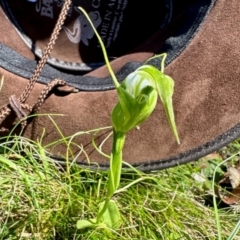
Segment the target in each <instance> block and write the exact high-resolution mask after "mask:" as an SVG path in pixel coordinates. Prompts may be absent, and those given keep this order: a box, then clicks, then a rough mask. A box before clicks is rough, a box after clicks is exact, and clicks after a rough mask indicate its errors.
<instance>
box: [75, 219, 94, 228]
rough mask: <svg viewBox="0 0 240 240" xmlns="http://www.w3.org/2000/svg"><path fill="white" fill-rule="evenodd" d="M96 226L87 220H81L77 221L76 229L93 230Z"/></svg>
mask: <svg viewBox="0 0 240 240" xmlns="http://www.w3.org/2000/svg"><path fill="white" fill-rule="evenodd" d="M97 226H98V224H94V223H92V222H91V221H89V220H86V219H83V220H78V221H77V229H84V228H95V227H97Z"/></svg>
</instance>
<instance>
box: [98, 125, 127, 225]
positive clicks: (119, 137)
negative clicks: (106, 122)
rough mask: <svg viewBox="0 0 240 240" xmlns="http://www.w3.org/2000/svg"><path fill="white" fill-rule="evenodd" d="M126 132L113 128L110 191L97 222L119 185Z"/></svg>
mask: <svg viewBox="0 0 240 240" xmlns="http://www.w3.org/2000/svg"><path fill="white" fill-rule="evenodd" d="M125 138H126V134H125V133H123V132H116V131H115V130H113V145H112V154H111V159H110V168H109V180H108V191H107V196H106V199H105V201H104V205H103V208H102V209H101V211H100V212H99V214H98V216H97V223H99V222H100V220H101V218H102V216H103V214H104V212H105V211H106V210H107V208H108V205H109V202H110V200H111V198H112V196H113V194H114V193H115V191H116V190H117V189H118V187H119V183H120V178H121V172H122V150H123V146H124V143H125Z"/></svg>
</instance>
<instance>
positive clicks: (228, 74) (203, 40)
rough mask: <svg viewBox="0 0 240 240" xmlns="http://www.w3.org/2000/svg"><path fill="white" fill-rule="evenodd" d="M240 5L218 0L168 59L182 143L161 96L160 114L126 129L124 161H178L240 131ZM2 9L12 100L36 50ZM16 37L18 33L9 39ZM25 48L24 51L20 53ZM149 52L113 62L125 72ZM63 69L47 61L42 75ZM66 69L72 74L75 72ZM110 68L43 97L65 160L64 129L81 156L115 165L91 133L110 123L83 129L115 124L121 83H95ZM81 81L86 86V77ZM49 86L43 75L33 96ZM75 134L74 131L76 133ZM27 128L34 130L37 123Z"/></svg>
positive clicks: (157, 164)
mask: <svg viewBox="0 0 240 240" xmlns="http://www.w3.org/2000/svg"><path fill="white" fill-rule="evenodd" d="M239 8H240V2H239V1H237V0H233V1H231V2H227V1H219V0H218V1H216V2H215V4H214V6H213V7H212V9H211V11H210V12H209V14H208V15H207V17H206V18H205V20H204V22H203V23H202V24H201V27H200V28H199V29H198V31H197V34H195V36H194V38H193V39H192V40H191V42H189V43H188V45H187V47H186V48H185V49H184V51H182V52H181V54H180V55H179V56H177V57H176V58H175V59H174V60H172V61H171V63H170V64H169V65H168V66H167V67H166V70H165V71H166V73H167V74H168V75H170V76H171V77H172V78H173V79H174V80H175V93H174V96H173V104H174V109H175V117H176V124H177V127H178V132H179V135H180V140H181V144H180V145H178V144H177V143H176V141H175V139H174V137H173V135H172V132H171V130H170V128H169V126H168V123H167V120H166V117H165V113H164V110H163V107H162V105H161V103H158V105H157V108H156V109H155V111H154V113H153V115H152V116H151V117H150V118H149V119H148V120H147V121H146V122H145V123H144V124H143V125H142V126H141V127H140V130H137V129H136V130H132V131H131V132H130V133H129V134H128V135H127V139H126V145H125V148H124V153H123V158H124V161H126V162H128V163H130V164H132V165H134V166H136V167H138V168H140V169H141V170H153V169H163V168H167V167H173V166H176V165H179V164H183V163H187V162H190V161H193V160H196V159H198V158H200V157H202V156H204V155H207V154H208V153H210V152H213V151H215V150H217V149H219V148H221V147H222V146H224V145H226V144H228V143H229V142H231V141H233V140H234V139H236V138H238V137H239V136H240V128H239V127H240V123H239V122H240V121H239V120H240V104H239V100H240V99H239V82H238V78H239V60H240V49H239V48H240V44H239V39H240V31H239V30H238V20H239V15H238V9H239ZM0 15H1V16H0V17H1V30H2V31H3V32H8V34H7V35H6V36H4V37H3V36H1V38H0V42H1V43H3V44H4V45H3V44H1V48H0V51H1V61H0V65H1V70H0V74H1V75H4V76H5V82H4V85H3V89H2V92H1V95H0V101H1V103H7V102H8V97H9V96H10V95H12V94H14V95H16V96H17V95H19V94H21V91H22V90H23V89H24V87H25V86H26V84H27V82H28V80H27V79H28V78H29V74H30V72H29V68H28V66H30V65H31V64H32V67H34V65H35V63H34V62H33V61H32V60H33V59H34V56H33V55H32V54H31V52H30V51H29V49H28V48H27V47H26V46H25V45H24V43H23V42H21V39H20V38H19V36H18V34H16V32H15V29H14V28H13V26H12V25H11V24H10V22H8V20H7V19H5V17H4V15H3V13H1V14H0ZM10 37H11V39H14V41H11V42H10V41H9V39H10ZM12 37H14V38H12ZM5 45H7V46H9V47H11V48H12V49H10V48H8V47H6V46H5ZM19 53H20V54H22V55H23V56H25V57H22V56H19ZM147 56H149V53H143V54H142V53H134V54H132V55H129V56H125V57H123V58H119V59H117V60H116V61H115V62H113V63H112V64H113V67H114V68H115V69H116V70H118V69H121V70H120V73H119V72H118V74H126V73H127V72H128V71H130V70H131V67H133V68H132V69H134V68H136V66H138V65H139V64H140V63H139V64H138V63H137V61H136V60H144V59H145V58H146V57H147ZM141 57H142V59H141ZM31 59H32V60H31ZM129 61H134V63H132V65H131V64H130V67H129V65H128V64H127V65H125V67H123V68H122V66H123V63H125V62H129ZM135 63H136V66H135V65H134V64H135ZM18 64H20V65H21V66H22V67H21V68H20V67H19V65H18ZM9 66H10V67H11V71H10V69H9ZM24 66H25V67H24ZM13 69H15V70H14V71H13ZM18 73H19V74H18ZM23 73H24V74H25V75H24V74H23ZM54 73H56V74H54ZM57 73H58V72H57V70H56V71H55V70H54V69H52V68H51V67H49V66H48V67H47V68H45V70H44V72H43V74H42V76H41V79H40V80H41V81H46V82H49V81H50V79H51V78H54V77H58V76H57ZM65 74H67V75H68V76H69V78H71V76H72V75H71V74H68V73H65ZM105 74H107V73H106V69H104V67H103V68H100V69H98V70H96V71H94V72H92V73H90V74H88V80H89V81H92V82H91V83H92V84H91V86H92V88H89V89H87V90H88V91H80V92H79V93H75V94H70V95H67V96H62V94H57V93H55V94H53V95H51V96H50V97H49V98H48V99H47V100H46V102H45V103H44V104H43V106H42V109H41V114H49V115H51V116H52V117H51V118H49V117H48V116H39V121H38V123H39V126H38V130H39V136H41V134H42V133H43V130H42V129H43V128H45V131H44V134H43V136H42V143H43V145H45V147H46V150H48V152H49V153H50V155H51V156H52V157H53V158H54V159H56V160H57V161H60V162H62V163H64V159H65V157H66V152H67V151H68V150H69V149H68V144H67V143H66V142H64V141H63V140H62V139H63V136H65V137H69V138H68V139H71V140H72V141H71V143H72V144H71V146H72V147H73V148H72V149H73V150H72V151H71V154H73V155H72V158H73V159H75V160H76V161H77V163H79V164H80V165H82V166H89V161H90V165H91V164H92V165H93V166H96V165H94V164H95V163H96V164H97V166H100V167H102V168H107V167H108V166H109V164H108V163H109V160H108V159H107V158H106V157H104V156H102V155H101V154H99V152H98V151H96V149H95V148H94V147H93V146H92V138H93V137H94V138H95V141H96V144H97V145H99V144H101V142H102V141H103V139H104V138H105V137H106V136H108V134H109V132H110V130H109V129H105V130H101V131H99V133H98V136H95V135H94V134H96V132H94V131H93V132H88V133H87V134H86V133H85V134H84V131H90V130H91V129H99V128H104V127H106V126H109V125H110V124H111V123H110V113H111V109H112V108H113V106H114V105H115V104H116V92H115V90H108V89H110V88H111V86H110V85H108V80H106V79H105V81H106V85H105V86H106V87H105V88H104V89H103V90H102V91H94V90H96V89H97V88H98V84H100V83H99V82H98V80H99V79H97V78H96V76H104V75H105ZM63 76H64V74H63ZM72 79H74V78H72ZM74 81H75V80H74ZM74 81H73V84H72V85H74ZM80 81H81V80H80ZM82 81H83V84H82V86H83V87H84V80H82ZM103 81H104V80H103ZM101 84H102V82H101ZM94 85H95V86H96V89H94ZM42 88H43V85H42V84H41V83H37V84H36V85H35V87H34V89H33V92H32V94H31V96H30V97H29V99H28V103H29V104H30V105H33V104H34V103H36V101H37V97H38V95H39V93H40V92H41V90H42ZM85 90H86V89H85ZM56 114H62V115H61V116H60V115H59V116H56ZM54 115H55V116H54ZM52 119H53V120H52ZM53 121H54V122H53ZM56 126H58V127H57V128H56ZM60 132H61V133H60ZM76 133H78V134H76ZM74 134H76V135H75V137H74V138H70V136H71V135H74ZM25 136H27V137H30V136H31V124H30V125H29V126H28V128H27V130H26V132H25ZM58 140H59V141H58ZM57 141H58V142H57ZM54 142H55V144H53V143H54ZM81 146H82V147H83V149H84V151H82V147H81ZM110 149H111V141H110V139H109V140H107V141H106V142H105V143H104V145H103V147H102V150H103V151H104V152H106V153H107V154H109V153H110ZM68 154H69V153H68ZM86 156H87V157H86Z"/></svg>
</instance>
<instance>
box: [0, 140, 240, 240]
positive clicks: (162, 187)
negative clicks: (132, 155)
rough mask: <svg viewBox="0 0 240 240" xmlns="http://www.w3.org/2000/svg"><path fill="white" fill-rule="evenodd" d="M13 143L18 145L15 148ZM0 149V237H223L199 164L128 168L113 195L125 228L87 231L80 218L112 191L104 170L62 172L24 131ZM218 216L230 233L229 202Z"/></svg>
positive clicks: (232, 219) (234, 215) (236, 216)
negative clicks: (195, 175)
mask: <svg viewBox="0 0 240 240" xmlns="http://www.w3.org/2000/svg"><path fill="white" fill-rule="evenodd" d="M9 143H14V145H11V148H10V147H9V146H10V145H9ZM23 149H24V154H23V152H22V151H23ZM1 152H2V154H1V155H0V196H1V201H0V239H9V240H12V239H46V240H47V239H93V240H95V239H96V240H97V239H104V240H105V239H142V240H144V239H146V240H149V239H167V240H169V239H170V240H171V239H172V240H177V239H214V240H215V239H217V238H218V236H219V233H218V231H217V226H216V221H215V214H214V208H213V207H212V205H211V203H209V202H208V201H207V200H206V197H205V195H206V192H205V191H204V190H203V189H202V187H201V184H199V183H198V182H195V181H194V179H193V177H192V174H193V173H194V172H198V171H199V167H198V165H196V164H188V165H184V166H179V167H176V168H172V169H168V170H164V171H155V172H151V173H147V174H146V173H141V172H138V171H134V170H132V172H127V171H125V172H123V174H122V178H121V185H120V189H119V191H118V192H117V194H116V196H117V197H116V198H115V199H114V200H115V201H116V202H117V204H118V206H119V209H120V211H121V215H122V218H123V219H122V220H123V225H122V227H121V228H120V229H119V230H117V231H113V230H111V229H106V228H97V229H89V230H84V231H83V230H77V228H76V222H77V220H79V219H91V218H93V217H94V216H96V211H98V204H99V203H100V202H101V201H102V200H103V199H104V196H105V194H106V192H107V181H108V174H107V172H104V171H91V170H89V169H82V168H80V167H78V166H76V165H74V164H73V165H71V166H70V167H69V169H68V171H65V169H63V168H62V167H61V166H59V165H56V163H54V162H52V160H51V159H50V158H48V157H47V156H46V155H45V151H44V149H43V148H42V146H41V145H40V144H37V143H33V142H32V143H29V142H28V141H27V140H26V139H24V138H21V137H16V138H11V139H9V141H8V142H5V143H2V144H1ZM20 153H21V154H20ZM37 159H38V160H37ZM139 179H140V180H139ZM133 181H136V182H135V184H133V185H131V184H132V183H133ZM128 184H130V186H129V187H128V188H127V189H125V188H124V187H125V186H126V185H128ZM121 188H122V189H121ZM218 215H219V221H220V224H221V236H222V238H223V239H226V238H227V237H228V236H229V235H230V234H231V232H232V230H233V229H234V227H235V225H236V224H237V222H238V220H239V214H238V213H236V212H234V211H232V209H231V208H228V207H225V208H220V209H218ZM237 237H238V238H235V239H240V237H239V235H237Z"/></svg>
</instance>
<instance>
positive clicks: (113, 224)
mask: <svg viewBox="0 0 240 240" xmlns="http://www.w3.org/2000/svg"><path fill="white" fill-rule="evenodd" d="M103 206H104V202H103V203H100V210H99V212H101V209H102V207H103ZM100 220H101V222H103V223H105V224H106V225H107V227H109V228H112V229H118V228H119V227H120V226H121V224H122V219H121V215H120V212H119V209H118V206H117V204H116V202H115V201H113V200H110V202H109V204H108V207H107V209H106V211H105V212H104V213H103V215H102V217H101V219H100Z"/></svg>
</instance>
